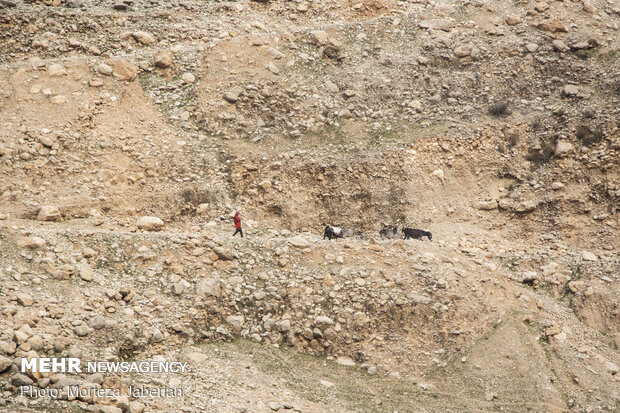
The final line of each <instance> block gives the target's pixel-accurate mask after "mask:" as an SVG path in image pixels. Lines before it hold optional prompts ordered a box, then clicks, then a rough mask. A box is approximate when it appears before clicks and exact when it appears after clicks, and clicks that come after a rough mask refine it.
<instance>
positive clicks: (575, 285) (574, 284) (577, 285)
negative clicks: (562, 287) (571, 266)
mask: <svg viewBox="0 0 620 413" xmlns="http://www.w3.org/2000/svg"><path fill="white" fill-rule="evenodd" d="M584 285H585V283H584V282H583V281H571V282H569V283H568V289H569V290H571V292H572V293H577V291H579V290H581V289H582V288H583V287H584Z"/></svg>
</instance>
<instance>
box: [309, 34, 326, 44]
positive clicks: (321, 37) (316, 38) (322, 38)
mask: <svg viewBox="0 0 620 413" xmlns="http://www.w3.org/2000/svg"><path fill="white" fill-rule="evenodd" d="M310 37H311V38H312V41H313V42H314V43H315V44H317V45H320V46H321V45H324V44H327V39H328V38H329V36H328V35H327V33H326V32H324V31H322V30H316V31H313V32H310Z"/></svg>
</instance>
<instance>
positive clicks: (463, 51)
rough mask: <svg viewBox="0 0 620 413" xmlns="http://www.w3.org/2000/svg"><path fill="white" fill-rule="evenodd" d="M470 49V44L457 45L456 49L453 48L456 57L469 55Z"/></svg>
mask: <svg viewBox="0 0 620 413" xmlns="http://www.w3.org/2000/svg"><path fill="white" fill-rule="evenodd" d="M471 51H472V48H471V46H459V47H457V48H456V49H454V54H455V55H456V56H457V57H467V56H469V55H471Z"/></svg>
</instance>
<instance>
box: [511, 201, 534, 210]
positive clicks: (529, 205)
mask: <svg viewBox="0 0 620 413" xmlns="http://www.w3.org/2000/svg"><path fill="white" fill-rule="evenodd" d="M535 209H536V202H535V201H522V202H519V203H518V204H517V205H515V206H514V207H513V210H514V211H516V212H532V211H534V210H535Z"/></svg>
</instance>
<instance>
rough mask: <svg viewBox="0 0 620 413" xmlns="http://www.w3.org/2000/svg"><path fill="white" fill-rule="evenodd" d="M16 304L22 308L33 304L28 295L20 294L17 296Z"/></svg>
mask: <svg viewBox="0 0 620 413" xmlns="http://www.w3.org/2000/svg"><path fill="white" fill-rule="evenodd" d="M17 302H18V303H19V305H22V306H24V307H30V306H31V305H32V304H34V299H33V298H32V296H31V295H29V294H26V293H20V294H17Z"/></svg>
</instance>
